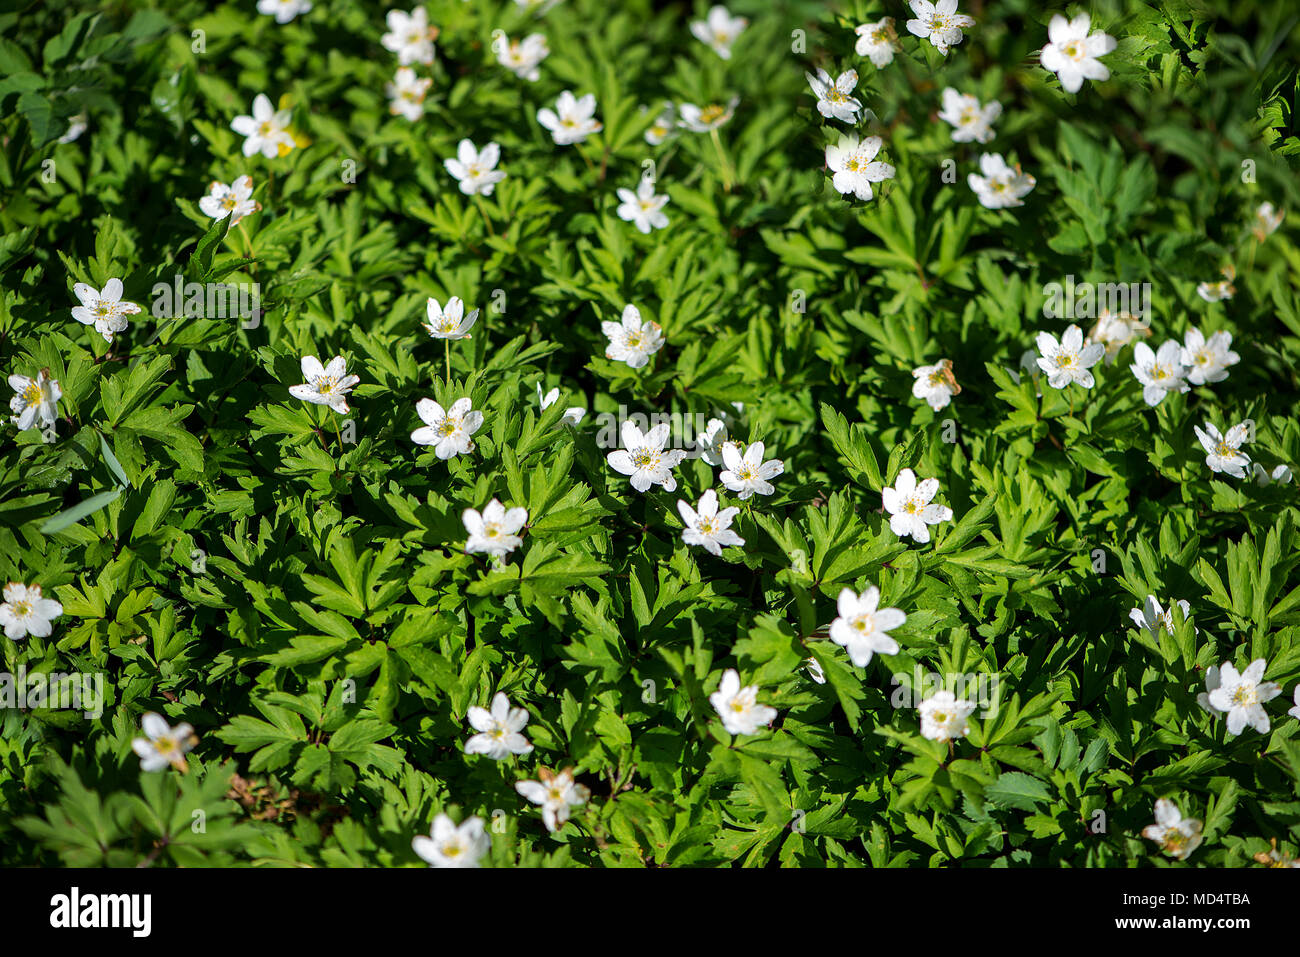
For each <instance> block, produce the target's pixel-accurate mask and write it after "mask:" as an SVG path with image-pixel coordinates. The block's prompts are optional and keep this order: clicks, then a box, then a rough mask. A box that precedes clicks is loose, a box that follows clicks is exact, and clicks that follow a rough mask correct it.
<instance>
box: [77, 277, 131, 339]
mask: <svg viewBox="0 0 1300 957" xmlns="http://www.w3.org/2000/svg"><path fill="white" fill-rule="evenodd" d="M72 292H73V294H74V295H76V297H77V298H78V299H80V300H81V305H80V306H74V307H73V309H72V318H73V319H76V320H77V322H80V323H82V324H83V325H87V326H92V325H93V326H94V327H95V331H96V332H98V333H99V334H100V335H101V336H103V337H104V339H105V341H107V342H112V341H113V335H114V334H115V333H118V332H121V331H122V330H124V329H125V328H126V319H125V317H126V316H133V315H135V314H136V313H138V312H139V311H140V307H139V306H137V305H136V304H135V303H133V302H128V301H126V300H124V299H123V298H122V280H120V279H110V280H109V281H108V282H106V283H104V288H103V289H102V290H100V289H96V288H95V287H94V286H88V285H86V284H85V283H84V282H79V283H77V284H76V285H75V286H73V287H72Z"/></svg>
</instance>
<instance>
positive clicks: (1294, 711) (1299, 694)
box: [1287, 685, 1300, 718]
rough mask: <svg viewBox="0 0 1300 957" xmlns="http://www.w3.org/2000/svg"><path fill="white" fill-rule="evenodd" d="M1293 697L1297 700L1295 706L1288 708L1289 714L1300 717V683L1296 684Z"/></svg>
mask: <svg viewBox="0 0 1300 957" xmlns="http://www.w3.org/2000/svg"><path fill="white" fill-rule="evenodd" d="M1291 699H1292V700H1293V701H1294V702H1295V707H1293V708H1288V709H1287V714H1289V715H1290V716H1291V717H1293V718H1300V685H1296V686H1295V692H1294V693H1293V694H1292V696H1291Z"/></svg>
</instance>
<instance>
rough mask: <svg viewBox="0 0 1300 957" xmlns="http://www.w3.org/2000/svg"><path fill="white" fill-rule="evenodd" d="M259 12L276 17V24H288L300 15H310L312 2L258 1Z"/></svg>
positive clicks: (291, 0) (294, 0)
mask: <svg viewBox="0 0 1300 957" xmlns="http://www.w3.org/2000/svg"><path fill="white" fill-rule="evenodd" d="M257 12H258V13H264V14H266V15H267V16H269V17H275V22H276V23H288V22H289V21H290V20H292V19H293V18H294V17H296V16H298V14H300V13H310V12H311V0H257Z"/></svg>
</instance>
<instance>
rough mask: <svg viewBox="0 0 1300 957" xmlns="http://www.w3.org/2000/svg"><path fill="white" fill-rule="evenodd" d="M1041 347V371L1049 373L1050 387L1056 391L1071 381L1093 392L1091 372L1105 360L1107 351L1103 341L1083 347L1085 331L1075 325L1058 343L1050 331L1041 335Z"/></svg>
mask: <svg viewBox="0 0 1300 957" xmlns="http://www.w3.org/2000/svg"><path fill="white" fill-rule="evenodd" d="M1034 341H1035V342H1036V343H1037V345H1038V352H1039V354H1040V357H1039V359H1038V368H1039V369H1041V370H1042V371H1043V372H1045V373H1047V384H1048V385H1050V386H1051V387H1052V388H1053V389H1064V388H1065V387H1066V386H1068V385H1069V384H1070V383H1071V382H1077V383H1078V384H1079V385H1081V386H1083V387H1084V388H1085V389H1091V388H1092V384H1093V378H1092V373H1091V372H1089V371H1088V370H1089V369H1090V368H1091V367H1092V366H1095V365H1096V364H1097V363H1098V362H1100V361H1101V357H1102V355H1103V354H1104V353H1105V351H1106V349H1105V347H1104V346H1103V345H1102V344H1101V343H1100V342H1093V343H1090V344H1089V345H1086V346H1085V345H1084V344H1083V330H1082V329H1080V328H1079V327H1078V326H1074V325H1071V326H1069V327H1068V328H1066V330H1065V333H1064V334H1063V335H1062V336H1061V341H1060V342H1059V343H1058V342H1057V341H1056V336H1054V335H1052V334H1051V333H1050V332H1040V333H1039V334H1038V338H1037V339H1036V340H1034Z"/></svg>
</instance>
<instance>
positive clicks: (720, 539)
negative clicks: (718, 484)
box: [677, 489, 745, 555]
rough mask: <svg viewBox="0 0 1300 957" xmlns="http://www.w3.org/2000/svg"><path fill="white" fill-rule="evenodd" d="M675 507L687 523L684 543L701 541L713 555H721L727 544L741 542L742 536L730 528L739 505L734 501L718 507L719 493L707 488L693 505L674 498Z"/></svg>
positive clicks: (683, 531) (683, 534)
mask: <svg viewBox="0 0 1300 957" xmlns="http://www.w3.org/2000/svg"><path fill="white" fill-rule="evenodd" d="M677 511H678V513H679V514H680V515H681V516H682V522H683V523H685V525H686V527H685V528H683V529H682V541H683V542H685V543H686V544H687V545H701V546H703V547H704V548H705V549H707V550H708V551H710V552H712V553H713V554H714V555H721V554H722V549H723V547H724V546H727V545H744V544H745V540H744V539H743V538H741V537H740V536H739V535H737V534H736V533H735V532H733V531H732V530H731V522H732V520H733V519H735V517H736V514H737V513H738V512H739V511H740V509H738V508H736V507H735V506H734V505H732V506H730V507H728V508H724V509H722V510H721V511H719V510H718V493H717V492H715V491H713V489H709V490H708V491H706V492H705V493H704V494H703V495H701V496H700V501H699V504H698V505H696V506H695V508H691V506H690V505H689V504H688V503H687V502H684V501H682V500H681V499H678V500H677Z"/></svg>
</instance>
